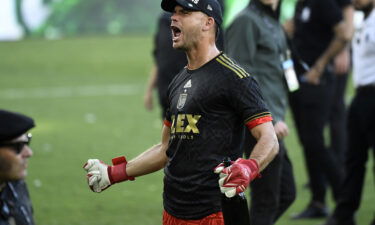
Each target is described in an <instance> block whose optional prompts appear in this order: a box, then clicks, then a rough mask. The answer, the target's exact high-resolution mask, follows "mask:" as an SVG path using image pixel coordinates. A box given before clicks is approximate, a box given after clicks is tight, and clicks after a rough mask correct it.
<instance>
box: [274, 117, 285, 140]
mask: <svg viewBox="0 0 375 225" xmlns="http://www.w3.org/2000/svg"><path fill="white" fill-rule="evenodd" d="M274 129H275V133H276V136H277V138H278V139H279V140H282V139H284V138H285V137H286V136H288V134H289V128H288V125H287V124H286V123H285V122H284V121H282V120H280V121H277V122H276V123H275V125H274Z"/></svg>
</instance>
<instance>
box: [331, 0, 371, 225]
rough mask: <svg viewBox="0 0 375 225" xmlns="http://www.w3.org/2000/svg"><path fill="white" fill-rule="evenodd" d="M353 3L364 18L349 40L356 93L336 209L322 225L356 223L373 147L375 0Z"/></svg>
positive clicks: (350, 111)
mask: <svg viewBox="0 0 375 225" xmlns="http://www.w3.org/2000/svg"><path fill="white" fill-rule="evenodd" d="M354 5H355V7H356V8H357V9H359V10H362V11H363V12H364V13H365V21H364V23H363V26H362V27H361V28H360V29H359V30H358V31H357V32H356V34H355V37H354V39H353V44H352V45H353V76H354V85H355V87H356V95H355V97H354V99H353V101H352V103H351V105H350V108H349V115H348V152H347V155H346V159H345V171H346V176H345V179H344V183H343V185H342V192H341V193H340V197H339V201H338V203H337V205H336V208H335V211H334V213H333V215H332V216H331V217H330V218H329V220H328V221H327V222H326V223H325V224H324V225H355V224H356V222H355V218H354V214H355V211H357V210H358V208H359V205H360V200H361V194H362V189H363V183H364V177H365V170H366V168H365V166H366V162H367V159H368V155H369V150H370V149H371V148H372V151H375V117H374V115H375V101H374V99H375V63H374V62H375V8H374V7H375V0H354ZM373 153H374V152H373ZM371 225H375V218H374V220H373V221H372V223H371Z"/></svg>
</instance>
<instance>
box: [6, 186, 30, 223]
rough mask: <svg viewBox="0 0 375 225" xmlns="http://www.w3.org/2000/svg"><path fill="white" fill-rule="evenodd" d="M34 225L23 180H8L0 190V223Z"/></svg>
mask: <svg viewBox="0 0 375 225" xmlns="http://www.w3.org/2000/svg"><path fill="white" fill-rule="evenodd" d="M12 224H16V225H34V219H33V208H32V206H31V201H30V197H29V192H28V190H27V187H26V184H25V182H24V181H23V180H21V181H13V182H8V183H7V184H6V186H5V187H4V189H3V190H2V191H1V192H0V225H12Z"/></svg>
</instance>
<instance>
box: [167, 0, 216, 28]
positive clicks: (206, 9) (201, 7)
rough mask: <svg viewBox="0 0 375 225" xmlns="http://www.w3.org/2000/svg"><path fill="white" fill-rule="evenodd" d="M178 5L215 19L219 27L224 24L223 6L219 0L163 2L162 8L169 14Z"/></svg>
mask: <svg viewBox="0 0 375 225" xmlns="http://www.w3.org/2000/svg"><path fill="white" fill-rule="evenodd" d="M176 5H180V6H181V7H182V8H185V9H189V10H194V11H201V12H203V13H205V14H207V15H208V16H210V17H213V18H214V19H215V22H216V24H217V25H219V26H220V25H221V23H222V22H223V14H222V12H221V6H220V4H219V2H218V1H217V0H162V1H161V8H162V9H163V10H165V11H167V12H173V11H174V8H175V7H176Z"/></svg>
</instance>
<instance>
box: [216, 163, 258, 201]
mask: <svg viewBox="0 0 375 225" xmlns="http://www.w3.org/2000/svg"><path fill="white" fill-rule="evenodd" d="M215 173H218V174H220V179H219V186H220V190H221V193H223V194H225V195H226V196H227V197H228V198H231V197H234V196H235V195H237V194H239V193H241V192H244V191H245V190H246V188H247V187H248V186H249V184H250V182H251V181H252V180H254V179H255V178H257V177H259V176H260V174H259V166H258V163H257V161H255V159H241V158H239V159H237V160H236V161H235V162H232V165H231V166H229V167H224V164H223V163H221V164H219V165H218V166H217V167H216V168H215Z"/></svg>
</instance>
